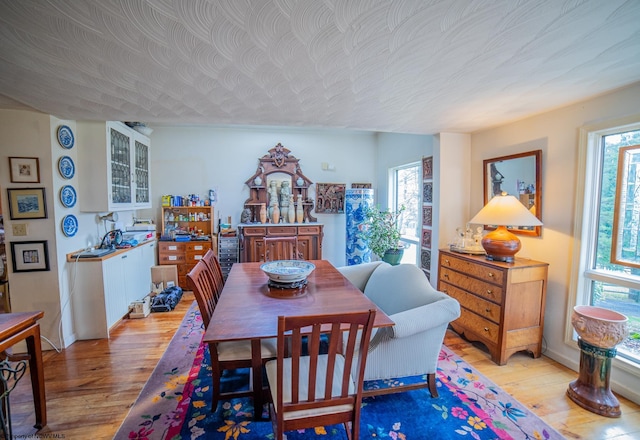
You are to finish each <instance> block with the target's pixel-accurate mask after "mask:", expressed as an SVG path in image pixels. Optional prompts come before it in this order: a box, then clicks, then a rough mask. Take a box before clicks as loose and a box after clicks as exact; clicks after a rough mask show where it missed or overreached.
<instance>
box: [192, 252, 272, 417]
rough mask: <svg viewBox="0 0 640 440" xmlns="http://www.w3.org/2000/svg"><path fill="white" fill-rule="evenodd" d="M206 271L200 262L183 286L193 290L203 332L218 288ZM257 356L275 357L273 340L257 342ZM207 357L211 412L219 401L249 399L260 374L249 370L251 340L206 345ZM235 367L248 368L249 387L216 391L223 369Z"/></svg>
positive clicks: (207, 323) (260, 411) (215, 300)
mask: <svg viewBox="0 0 640 440" xmlns="http://www.w3.org/2000/svg"><path fill="white" fill-rule="evenodd" d="M207 272H208V268H207V265H206V263H205V262H204V261H202V260H200V261H198V263H197V264H196V265H195V266H194V267H193V269H191V271H190V272H189V273H188V274H187V287H188V288H189V289H191V290H192V291H193V294H194V296H195V297H196V301H197V302H198V308H199V309H200V314H201V315H202V322H203V323H204V328H205V330H206V329H207V328H208V327H209V324H210V323H211V316H212V315H213V312H214V310H215V308H216V305H217V303H218V299H219V298H220V292H219V291H218V289H220V290H221V289H222V287H221V286H220V287H218V285H217V284H216V283H214V282H212V281H211V278H210V276H209V275H208V274H207ZM260 348H261V357H262V359H264V360H268V359H273V358H275V357H276V355H277V350H276V339H275V338H272V339H263V340H261V341H260ZM209 355H210V357H211V375H212V382H213V398H212V401H211V411H212V412H213V411H215V410H216V408H217V406H218V402H219V401H220V399H222V398H225V399H231V398H237V397H249V396H253V392H254V387H255V384H256V383H257V382H256V381H255V380H254V378H256V376H255V375H256V374H262V372H261V371H258V372H255V371H252V369H251V366H252V363H251V341H250V340H244V341H230V342H221V343H210V344H209ZM238 368H250V369H251V376H252V377H251V378H250V384H249V388H248V389H247V390H243V391H229V392H225V393H223V392H222V391H221V389H220V384H221V377H222V372H223V371H224V370H235V369H238ZM255 411H256V416H260V415H261V413H262V409H261V408H255Z"/></svg>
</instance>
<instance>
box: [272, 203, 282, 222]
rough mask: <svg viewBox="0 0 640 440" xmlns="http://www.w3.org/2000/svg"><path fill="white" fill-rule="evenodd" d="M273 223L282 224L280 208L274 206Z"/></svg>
mask: <svg viewBox="0 0 640 440" xmlns="http://www.w3.org/2000/svg"><path fill="white" fill-rule="evenodd" d="M271 223H280V208H279V207H278V205H274V207H273V214H271Z"/></svg>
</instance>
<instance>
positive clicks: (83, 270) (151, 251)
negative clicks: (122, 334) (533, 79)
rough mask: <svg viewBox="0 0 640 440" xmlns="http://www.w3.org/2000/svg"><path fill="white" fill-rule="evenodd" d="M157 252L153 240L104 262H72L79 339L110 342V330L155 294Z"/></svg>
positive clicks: (75, 320) (75, 317) (73, 295)
mask: <svg viewBox="0 0 640 440" xmlns="http://www.w3.org/2000/svg"><path fill="white" fill-rule="evenodd" d="M155 250H156V242H155V240H153V241H149V242H146V243H144V244H141V245H139V246H137V247H135V248H131V249H127V250H119V251H117V252H116V253H115V254H110V255H107V256H106V257H104V258H95V259H93V258H91V259H86V260H85V259H80V260H79V261H77V262H76V260H75V258H68V260H67V261H70V262H72V263H73V267H72V268H71V271H70V273H71V283H72V286H73V290H72V295H71V305H72V308H73V312H72V313H73V325H74V332H75V336H76V338H77V339H99V338H108V337H109V329H110V328H111V327H113V326H114V325H115V324H116V323H117V322H118V321H120V319H122V317H124V316H125V315H126V314H127V313H128V312H129V305H130V304H131V303H132V302H134V301H137V300H140V299H142V298H144V297H145V296H146V295H147V294H148V293H149V292H150V291H151V267H152V266H155V265H156V256H155V255H156V251H155ZM74 280H75V281H74Z"/></svg>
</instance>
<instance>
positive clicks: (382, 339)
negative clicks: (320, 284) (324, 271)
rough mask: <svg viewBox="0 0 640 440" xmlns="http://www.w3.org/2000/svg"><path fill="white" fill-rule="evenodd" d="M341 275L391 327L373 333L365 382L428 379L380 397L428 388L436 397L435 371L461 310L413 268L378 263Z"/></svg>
mask: <svg viewBox="0 0 640 440" xmlns="http://www.w3.org/2000/svg"><path fill="white" fill-rule="evenodd" d="M338 270H339V271H340V272H341V273H342V274H343V275H344V276H345V277H346V278H347V279H348V280H349V281H351V283H352V284H354V285H355V286H356V287H357V288H358V289H360V290H361V291H362V292H364V294H365V295H366V296H367V297H369V298H370V299H371V300H372V301H373V302H374V303H376V305H377V306H378V307H379V308H380V309H382V310H383V311H384V312H385V313H386V314H387V315H388V316H389V317H390V318H391V319H392V320H393V321H394V322H395V325H394V326H393V327H384V328H380V329H374V334H373V336H372V339H371V343H370V347H369V354H368V356H367V365H366V369H365V377H364V379H365V380H375V379H390V378H401V377H406V376H417V375H426V378H427V380H426V382H422V383H420V384H413V385H407V386H405V387H400V388H382V389H380V390H378V391H369V392H367V394H381V393H390V392H397V391H405V390H406V389H413V388H421V387H426V386H428V387H429V391H430V392H431V396H432V397H437V396H438V392H437V390H436V378H435V373H436V368H437V364H438V356H439V354H440V348H441V347H442V342H443V340H444V335H445V332H446V330H447V326H448V325H449V322H451V321H453V320H455V319H457V318H458V317H459V316H460V304H459V303H458V301H457V300H455V299H453V298H451V297H450V296H448V295H446V294H445V293H442V292H439V291H437V290H435V289H434V288H433V287H432V286H431V284H430V283H429V280H427V277H426V276H425V274H424V273H423V272H422V270H421V269H420V268H418V267H417V266H415V265H412V264H400V265H397V266H391V265H390V264H387V263H384V262H381V261H376V262H373V263H364V264H359V265H356V266H344V267H340V268H338Z"/></svg>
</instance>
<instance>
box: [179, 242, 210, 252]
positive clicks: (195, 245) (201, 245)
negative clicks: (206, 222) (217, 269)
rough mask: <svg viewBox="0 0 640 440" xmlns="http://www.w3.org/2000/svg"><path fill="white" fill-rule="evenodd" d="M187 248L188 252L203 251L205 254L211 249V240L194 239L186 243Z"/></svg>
mask: <svg viewBox="0 0 640 440" xmlns="http://www.w3.org/2000/svg"><path fill="white" fill-rule="evenodd" d="M185 249H186V251H187V252H202V255H204V254H205V253H206V252H207V251H208V250H209V249H211V242H209V241H194V242H190V243H186V246H185Z"/></svg>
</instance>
